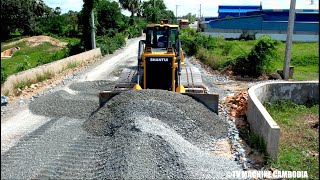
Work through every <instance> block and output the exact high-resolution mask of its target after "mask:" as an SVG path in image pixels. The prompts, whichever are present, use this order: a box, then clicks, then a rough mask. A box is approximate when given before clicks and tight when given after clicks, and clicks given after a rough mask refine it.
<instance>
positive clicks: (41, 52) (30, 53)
mask: <svg viewBox="0 0 320 180" xmlns="http://www.w3.org/2000/svg"><path fill="white" fill-rule="evenodd" d="M18 39H21V37H18V38H15V39H14V40H18ZM57 39H59V40H60V41H63V42H68V43H70V44H77V43H79V42H80V39H78V38H60V37H58V38H57ZM12 41H13V40H8V41H7V42H2V43H1V51H4V50H6V49H9V48H12V47H15V46H19V47H20V50H19V51H17V52H16V53H14V54H13V56H12V58H10V59H1V66H2V67H4V69H5V73H6V75H7V76H9V75H12V74H15V73H17V72H20V71H23V70H26V69H30V68H34V67H36V66H38V65H42V64H46V63H49V62H52V61H56V60H60V59H62V58H65V57H66V55H67V51H68V50H67V49H66V48H63V49H61V48H59V47H56V46H54V45H52V44H51V43H49V42H44V43H41V44H39V45H37V46H34V47H29V46H28V45H27V44H26V42H20V43H17V44H14V45H10V46H4V45H5V44H8V43H10V42H12Z"/></svg>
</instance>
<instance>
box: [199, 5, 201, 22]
mask: <svg viewBox="0 0 320 180" xmlns="http://www.w3.org/2000/svg"><path fill="white" fill-rule="evenodd" d="M199 18H200V19H201V4H200V16H199Z"/></svg>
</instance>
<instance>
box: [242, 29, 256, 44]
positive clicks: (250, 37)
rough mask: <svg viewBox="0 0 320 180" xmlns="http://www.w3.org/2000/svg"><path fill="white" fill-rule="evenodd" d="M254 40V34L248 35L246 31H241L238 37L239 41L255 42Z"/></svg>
mask: <svg viewBox="0 0 320 180" xmlns="http://www.w3.org/2000/svg"><path fill="white" fill-rule="evenodd" d="M255 39H256V33H249V32H248V31H247V30H243V31H242V33H241V34H240V36H239V40H245V41H247V40H255Z"/></svg>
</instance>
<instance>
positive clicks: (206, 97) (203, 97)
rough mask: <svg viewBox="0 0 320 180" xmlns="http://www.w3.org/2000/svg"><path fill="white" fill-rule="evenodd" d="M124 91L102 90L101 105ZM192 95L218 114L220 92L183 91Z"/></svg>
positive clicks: (100, 94)
mask: <svg viewBox="0 0 320 180" xmlns="http://www.w3.org/2000/svg"><path fill="white" fill-rule="evenodd" d="M121 92H122V91H101V92H100V93H99V106H100V108H101V107H103V106H104V105H105V104H106V103H107V102H108V101H109V100H110V99H112V98H113V97H114V96H116V95H118V94H119V93H121ZM181 94H184V95H187V96H190V97H192V98H193V99H195V100H196V101H198V102H200V103H202V104H203V105H205V106H206V107H207V108H208V109H209V110H211V111H213V112H215V113H216V114H218V104H219V95H218V94H205V93H190V92H186V93H181Z"/></svg>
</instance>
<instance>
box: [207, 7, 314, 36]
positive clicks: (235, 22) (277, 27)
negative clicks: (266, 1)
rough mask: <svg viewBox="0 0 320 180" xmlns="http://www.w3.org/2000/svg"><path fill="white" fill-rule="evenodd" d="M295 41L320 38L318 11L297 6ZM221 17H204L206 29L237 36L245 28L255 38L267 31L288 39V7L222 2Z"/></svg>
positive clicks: (208, 31)
mask: <svg viewBox="0 0 320 180" xmlns="http://www.w3.org/2000/svg"><path fill="white" fill-rule="evenodd" d="M295 11H296V13H295V24H294V35H293V41H319V11H318V10H313V9H296V10H295ZM218 13H219V15H218V17H206V18H204V33H206V34H211V35H213V36H221V35H222V36H224V37H225V38H238V37H239V36H240V34H241V33H243V32H244V31H246V32H248V33H254V34H256V38H258V37H260V36H262V35H264V34H268V35H270V36H271V37H273V38H274V39H277V40H282V41H285V40H286V34H287V28H288V19H289V9H262V6H219V10H218Z"/></svg>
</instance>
